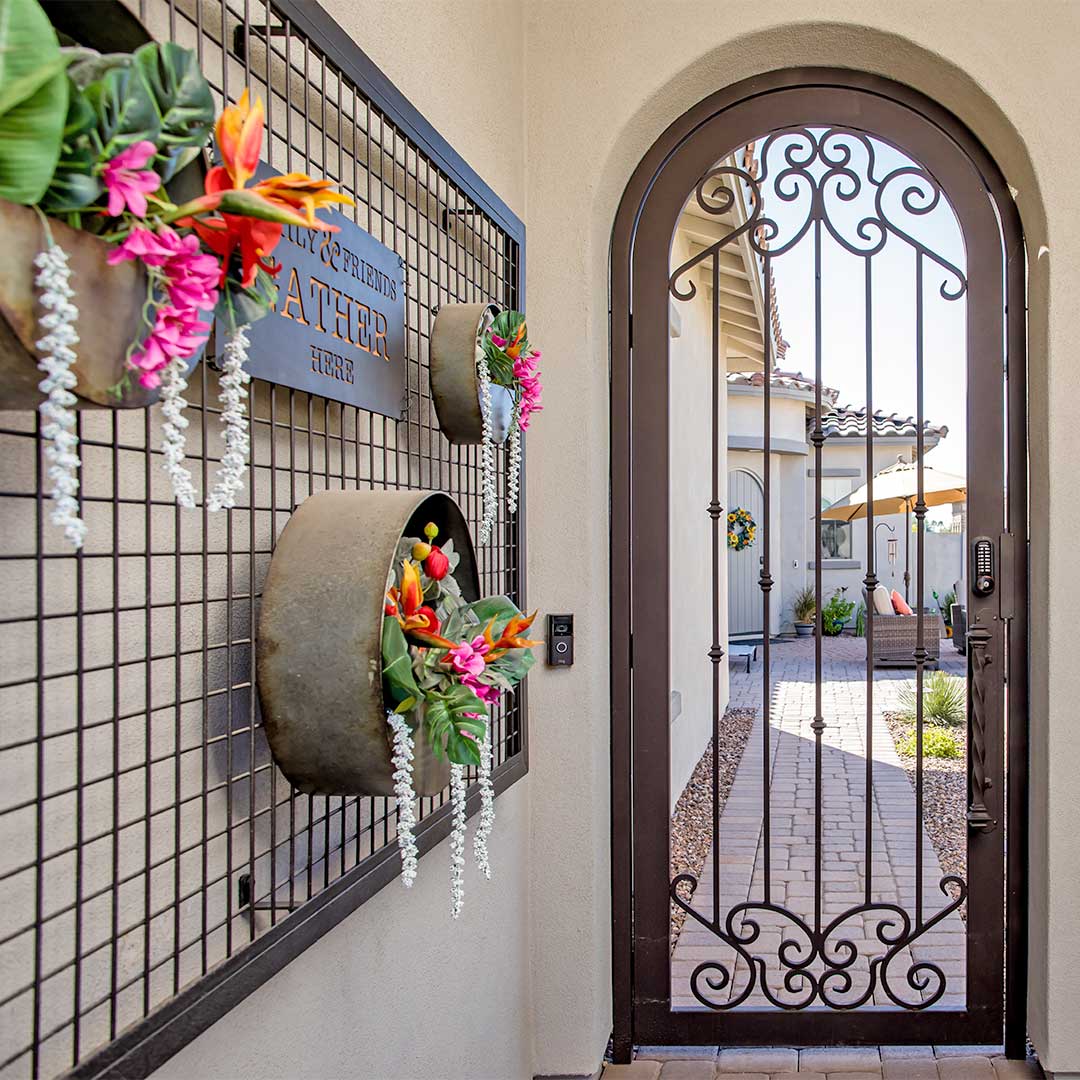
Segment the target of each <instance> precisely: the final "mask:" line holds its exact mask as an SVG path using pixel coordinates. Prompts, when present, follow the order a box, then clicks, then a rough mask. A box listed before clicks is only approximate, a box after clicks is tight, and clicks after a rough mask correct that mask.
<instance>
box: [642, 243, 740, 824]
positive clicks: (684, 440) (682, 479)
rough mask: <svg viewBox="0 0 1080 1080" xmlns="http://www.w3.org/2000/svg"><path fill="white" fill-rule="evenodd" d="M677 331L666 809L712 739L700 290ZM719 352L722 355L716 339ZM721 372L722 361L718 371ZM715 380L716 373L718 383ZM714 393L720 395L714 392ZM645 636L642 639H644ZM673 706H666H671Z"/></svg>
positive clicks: (706, 360)
mask: <svg viewBox="0 0 1080 1080" xmlns="http://www.w3.org/2000/svg"><path fill="white" fill-rule="evenodd" d="M689 257H690V247H689V245H688V244H687V242H686V240H685V238H684V237H683V236H682V235H681V234H678V233H677V234H676V236H675V239H674V242H673V244H672V255H671V258H672V265H673V266H678V265H680V264H681V263H683V262H684V261H686V259H688V258H689ZM676 308H677V310H678V313H679V318H680V322H681V331H680V333H679V335H678V336H677V337H675V336H672V338H671V345H670V354H669V362H670V372H671V376H670V383H671V406H670V412H671V426H670V430H671V460H670V469H669V473H670V486H671V515H670V538H671V553H670V559H671V566H670V574H671V581H672V585H673V589H672V620H671V658H670V662H671V689H672V692H673V693H674V694H677V695H678V697H677V699H675V700H677V701H678V708H679V710H680V711H679V714H678V715H677V716H674V715H673V717H672V720H671V741H670V746H671V805H672V807H674V805H675V803H676V801H677V800H678V798H679V795H680V794H681V792H682V790H683V788H684V787H685V786H686V781H687V780H688V779H689V778H690V774H691V773H692V772H693V771H694V766H695V765H696V764H697V763H698V760H699V759H700V757H701V755H702V753H703V752H704V750H705V747H706V746H707V745H708V742H709V738H710V736H711V735H712V662H711V661H710V660H709V657H708V648H709V644H710V643H711V641H712V604H711V596H712V540H711V536H712V533H711V528H710V526H711V521H710V519H709V516H708V514H707V513H706V506H707V504H708V502H709V492H710V491H711V488H712V456H711V454H710V452H709V433H710V431H711V430H712V421H711V419H710V416H711V413H712V394H711V390H710V386H711V372H712V348H711V341H712V315H711V312H710V310H709V304H708V302H707V300H706V295H705V290H704V289H701V290H699V292H698V294H697V296H695V297H694V299H693V300H688V301H679V302H677V304H676ZM722 329H723V328H722V327H721V339H720V349H721V353H722V354H724V355H726V340H725V338H724V336H723V333H722ZM720 370H721V373H723V372H724V371H725V370H726V363H722V364H721V366H720ZM722 377H723V374H721V378H722ZM721 392H722V391H721ZM726 421H727V416H726V412H725V410H724V409H720V411H719V415H718V416H717V433H716V437H717V439H718V446H719V451H720V460H719V475H720V477H721V478H722V479H721V483H722V490H721V494H720V499H721V502H726V500H727V469H726V467H725V459H726V456H727V439H726V435H725V429H726ZM726 571H727V562H726V560H725V561H724V562H723V565H722V567H721V576H720V582H719V585H720V597H719V599H720V610H721V611H722V612H724V613H726V612H727V573H726ZM646 637H647V634H646ZM727 699H728V669H727V665H726V664H722V665H721V666H720V699H719V703H720V707H721V708H723V707H724V706H725V705H726V704H727ZM673 705H674V702H673Z"/></svg>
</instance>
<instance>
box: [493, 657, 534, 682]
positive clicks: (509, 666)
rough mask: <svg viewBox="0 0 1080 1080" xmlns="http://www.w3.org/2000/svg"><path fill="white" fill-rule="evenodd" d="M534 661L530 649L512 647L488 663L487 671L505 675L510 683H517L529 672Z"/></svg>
mask: <svg viewBox="0 0 1080 1080" xmlns="http://www.w3.org/2000/svg"><path fill="white" fill-rule="evenodd" d="M535 663H536V657H535V656H534V655H533V651H532V649H512V650H511V651H510V652H508V653H506V655H505V656H500V657H499V659H498V660H496V661H494V662H493V663H491V664H489V665H488V670H489V671H494V672H498V673H499V674H501V675H505V676H506V677H507V678H508V679H509V680H510V681H511V683H514V684H517V683H519V682H521V680H522V679H524V678H525V676H526V675H527V674H528V673H529V669H530V668H531V667H532V666H533V664H535Z"/></svg>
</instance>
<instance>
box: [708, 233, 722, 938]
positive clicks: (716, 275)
mask: <svg viewBox="0 0 1080 1080" xmlns="http://www.w3.org/2000/svg"><path fill="white" fill-rule="evenodd" d="M712 287H713V294H712V296H713V302H712V420H711V426H712V448H711V449H712V501H711V502H710V503H709V516H710V517H711V518H712V638H713V641H712V648H711V649H710V650H709V659H710V660H711V661H712V860H713V905H712V907H713V925H714V926H719V925H720V664H721V662H722V661H723V658H724V650H723V647H722V645H721V644H720V629H721V626H720V519H721V517H722V515H723V507H722V506H721V505H720V432H719V430H718V428H717V419H716V418H717V416H719V414H720V405H721V399H720V381H721V377H722V376H721V371H720V359H721V358H720V253H719V252H718V251H717V252H714V253H713V258H712ZM725 385H726V379H725Z"/></svg>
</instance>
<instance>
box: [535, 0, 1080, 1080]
mask: <svg viewBox="0 0 1080 1080" xmlns="http://www.w3.org/2000/svg"><path fill="white" fill-rule="evenodd" d="M868 28H872V29H868ZM1078 35H1080V9H1078V8H1077V7H1076V6H1075V5H1072V4H1068V3H1058V2H1047V0H1043V2H1039V3H1035V4H1024V3H1019V2H1011V0H1010V2H997V3H977V2H975V0H964V2H958V3H953V4H947V5H946V4H939V3H936V2H927V0H912V2H909V3H906V4H903V5H886V4H881V3H876V2H873V3H872V2H867V0H862V2H858V0H856V2H852V0H815V2H814V3H812V4H808V3H806V0H775V2H773V3H771V4H761V3H756V2H750V0H733V2H731V3H727V4H723V5H714V6H712V7H710V6H709V5H702V4H700V3H690V2H671V0H662V2H661V0H650V2H647V0H635V2H633V3H630V2H624V0H592V2H590V3H589V4H580V3H577V2H574V0H547V2H545V3H543V4H530V5H528V6H527V25H526V41H527V46H528V55H529V57H530V61H531V64H532V70H533V72H534V74H533V75H532V76H530V78H529V80H528V85H527V89H526V122H527V130H528V170H527V180H526V183H527V207H528V220H529V229H530V233H529V249H530V257H529V274H530V297H529V312H530V317H531V319H532V320H533V322H534V323H535V324H536V325H538V326H543V328H544V340H545V344H546V347H547V367H546V371H547V374H548V383H549V386H550V387H551V390H550V391H549V393H548V397H547V400H548V402H549V410H550V411H549V412H548V413H547V414H546V415H545V417H544V419H545V420H546V421H547V423H546V424H545V425H540V424H538V425H537V428H536V433H535V435H534V436H533V437H532V440H531V444H530V453H531V459H530V477H529V494H530V498H531V500H532V502H531V507H532V515H533V516H532V525H533V528H532V536H531V538H530V558H531V561H532V568H533V569H532V587H533V589H534V595H535V596H544V595H545V593H546V592H547V591H550V592H551V593H553V594H554V595H555V596H559V597H571V598H572V603H573V606H574V607H575V609H576V610H577V612H578V613H579V623H578V625H579V627H580V631H579V633H580V637H579V653H578V655H579V657H580V662H579V664H578V666H577V667H576V668H575V669H573V670H572V671H570V672H566V673H561V674H564V675H565V677H561V678H558V679H556V678H554V677H552V676H549V675H546V674H542V675H541V677H539V678H537V679H536V680H535V681H534V684H533V696H532V705H533V717H534V720H533V728H532V730H533V732H534V735H533V753H534V761H536V765H535V766H534V771H533V788H532V795H533V823H534V835H535V838H536V842H535V844H534V851H533V860H534V871H533V874H534V881H536V883H537V885H538V887H539V889H540V890H541V891H542V895H543V896H544V897H545V901H546V902H545V904H544V914H543V918H542V919H538V920H536V921H535V922H534V935H535V955H536V956H537V957H538V958H539V960H540V962H539V963H538V966H537V969H536V972H535V975H536V980H537V987H536V998H535V1000H536V1014H535V1019H536V1024H537V1050H538V1054H537V1067H538V1071H540V1072H549V1073H553V1072H571V1073H572V1072H584V1071H587V1070H588V1069H590V1068H592V1067H593V1066H594V1065H595V1063H596V1061H597V1057H598V1054H599V1052H600V1050H601V1049H602V1045H603V1039H604V1037H605V1036H606V1033H607V1028H608V1019H609V1018H608V1015H607V1011H606V1010H607V1009H608V989H607V984H606V970H605V968H604V964H605V962H606V958H607V949H608V944H607V943H608V933H609V930H608V924H607V907H606V905H607V888H606V878H605V870H606V867H605V865H604V863H605V861H606V855H605V851H606V836H605V827H606V822H607V814H608V797H607V791H608V786H607V782H608V778H607V761H608V759H607V746H608V733H607V728H606V723H605V719H604V718H605V715H606V709H607V686H608V679H607V673H606V657H607V634H608V625H607V602H606V598H605V594H604V589H603V582H604V580H605V576H606V573H607V567H608V560H609V557H611V552H610V551H609V546H608V537H607V531H606V523H605V515H604V513H603V507H604V506H605V505H606V471H607V464H606V462H607V408H608V403H607V382H608V368H607V269H608V267H607V258H608V250H609V247H608V245H609V241H610V234H611V225H612V221H613V219H614V215H615V210H616V208H617V205H618V201H619V197H620V195H621V193H622V190H623V188H624V186H625V184H626V181H627V179H628V178H629V176H630V174H631V172H632V171H633V168H634V166H635V165H636V164H637V162H638V161H639V160H640V159H641V157H642V155H643V154H644V153H645V151H646V150H647V149H648V148H649V146H650V145H652V143H653V142H654V141H655V140H656V138H657V137H658V136H659V135H660V134H661V132H662V131H663V130H664V128H665V127H666V126H667V125H668V124H669V123H671V122H672V121H673V120H674V119H675V118H676V117H678V116H679V115H681V114H682V113H683V112H684V111H685V110H686V109H688V108H689V107H690V106H692V105H693V104H695V103H696V102H698V101H700V100H701V99H702V98H704V97H705V96H707V95H708V94H709V93H711V92H713V91H715V90H717V89H718V88H720V87H723V86H726V85H729V84H731V83H733V82H736V81H738V80H740V79H743V78H746V77H749V76H751V75H754V74H756V73H760V72H765V71H769V70H773V69H776V68H782V67H789V66H802V65H810V64H821V65H836V66H840V67H852V66H855V67H859V68H861V69H863V70H867V71H871V72H876V73H880V74H882V75H886V76H890V77H892V78H895V79H899V80H901V81H904V82H908V83H910V84H912V85H914V86H916V87H918V88H919V89H921V90H923V91H924V92H925V93H927V94H928V95H929V96H931V97H932V98H935V99H937V100H939V101H941V102H942V103H943V104H945V105H946V106H948V107H949V108H951V109H952V110H953V111H954V112H956V113H957V114H958V115H959V116H960V117H961V118H962V119H963V120H964V121H966V122H967V123H968V124H969V125H970V126H971V127H972V128H973V129H974V131H975V132H976V133H977V134H978V135H979V137H980V138H981V139H982V140H983V141H984V143H985V144H986V145H987V146H988V148H989V149H990V150H991V152H992V153H993V154H994V155H995V156H996V158H997V160H998V162H999V163H1000V165H1001V167H1002V169H1003V171H1004V173H1005V175H1006V177H1007V178H1008V180H1009V181H1010V183H1011V184H1012V185H1013V187H1014V188H1016V189H1017V202H1018V205H1019V207H1020V210H1021V213H1022V214H1023V215H1024V220H1025V228H1026V230H1027V235H1028V239H1029V244H1030V251H1031V255H1032V272H1031V282H1030V299H1031V303H1032V311H1033V323H1032V348H1031V380H1030V389H1031V409H1032V414H1033V423H1032V434H1031V447H1032V477H1033V492H1032V521H1033V522H1034V523H1035V528H1036V545H1035V550H1034V552H1033V560H1032V571H1033V609H1034V610H1035V611H1036V612H1038V613H1039V615H1040V617H1039V618H1038V619H1036V620H1035V622H1034V625H1033V634H1032V649H1031V655H1032V657H1033V670H1032V675H1033V695H1032V709H1031V716H1032V727H1033V738H1034V745H1035V750H1034V753H1033V761H1032V772H1033V776H1032V779H1033V785H1032V787H1033V792H1034V796H1033V798H1034V804H1033V812H1032V840H1033V874H1032V935H1031V945H1032V949H1031V970H1032V977H1031V984H1032V996H1031V1031H1032V1036H1033V1038H1034V1040H1035V1042H1036V1045H1037V1046H1038V1048H1039V1050H1040V1052H1041V1054H1042V1055H1043V1058H1044V1060H1045V1061H1046V1062H1048V1063H1049V1065H1050V1067H1051V1068H1055V1069H1059V1070H1063V1071H1064V1070H1066V1069H1080V1027H1078V1026H1077V1025H1076V1024H1075V1023H1074V1022H1073V1021H1072V1016H1073V1015H1074V1014H1075V1006H1076V1002H1077V1001H1080V924H1078V923H1077V921H1076V919H1075V915H1074V910H1075V909H1074V900H1073V898H1074V897H1075V895H1076V894H1077V892H1078V891H1080V851H1078V848H1077V844H1076V841H1075V834H1074V831H1073V830H1072V826H1071V819H1072V817H1073V815H1072V814H1070V813H1069V810H1070V808H1071V806H1072V804H1073V802H1074V800H1075V796H1074V788H1073V781H1072V778H1073V777H1075V776H1076V775H1077V774H1078V773H1080V738H1078V736H1077V734H1076V729H1075V724H1074V723H1073V720H1072V716H1071V714H1072V712H1073V705H1072V702H1074V701H1075V700H1076V699H1077V697H1078V696H1080V667H1078V666H1077V665H1076V664H1075V663H1074V662H1073V661H1072V658H1071V657H1072V652H1073V637H1074V635H1073V633H1072V626H1073V621H1074V620H1073V618H1072V616H1071V614H1070V613H1071V611H1072V610H1073V609H1074V608H1075V606H1076V600H1077V589H1078V587H1077V584H1076V582H1075V577H1074V576H1073V575H1071V574H1070V573H1069V572H1068V566H1067V565H1066V563H1065V558H1066V552H1067V551H1068V548H1069V546H1070V544H1069V539H1070V538H1071V537H1072V536H1074V535H1076V532H1077V530H1078V528H1080V499H1078V498H1077V495H1078V488H1080V476H1078V474H1077V472H1076V469H1075V467H1074V466H1073V464H1072V463H1073V462H1074V461H1075V459H1076V456H1077V450H1078V449H1080V446H1078V445H1077V444H1078V443H1080V397H1078V396H1077V395H1076V394H1074V393H1072V392H1071V389H1070V388H1071V386H1072V384H1073V379H1074V375H1073V370H1072V369H1073V365H1074V360H1073V356H1074V353H1075V347H1074V340H1073V339H1074V337H1075V332H1074V329H1075V328H1074V326H1073V322H1074V319H1073V315H1072V302H1071V299H1070V298H1071V297H1074V296H1075V295H1076V294H1077V291H1078V289H1080V264H1078V256H1077V251H1078V241H1080V213H1078V205H1077V204H1078V198H1077V188H1076V181H1075V168H1074V164H1073V162H1072V156H1073V153H1074V148H1075V145H1076V134H1077V132H1076V127H1077V121H1076V117H1077V116H1078V115H1080V86H1078V82H1077V79H1076V76H1075V63H1074V57H1073V52H1074V50H1073V49H1072V48H1071V47H1070V46H1068V45H1067V44H1066V43H1068V42H1074V41H1076V40H1077V38H1078ZM726 149H727V148H718V152H723V151H724V150H726ZM1044 245H1046V248H1047V250H1044ZM1051 261H1053V265H1054V275H1053V278H1052V279H1051V276H1050V272H1049V271H1050V265H1051ZM1050 401H1052V402H1053V409H1052V410H1050V409H1049V407H1048V402H1050ZM553 416H557V418H558V422H557V423H554V422H552V417H553ZM571 478H572V482H568V480H569V479H571ZM1051 492H1052V493H1053V502H1052V505H1051ZM1051 509H1052V511H1053V517H1052V522H1053V527H1052V529H1050V528H1047V525H1046V523H1047V520H1048V516H1049V514H1050V511H1051ZM545 512H547V513H550V514H551V518H550V520H551V521H553V522H554V521H557V522H558V528H552V529H550V530H546V529H544V528H542V527H541V523H542V521H543V520H544V514H545ZM567 550H572V551H574V552H576V553H578V556H577V557H576V558H575V559H574V560H573V561H568V560H567V559H566V558H565V552H566V551H567ZM619 552H620V542H619V539H618V538H616V541H615V548H614V556H615V557H616V558H618V557H619ZM1051 571H1053V578H1052V580H1054V582H1055V588H1054V591H1053V594H1052V597H1051V595H1050V594H1049V590H1048V584H1047V583H1048V581H1049V580H1051V577H1050V574H1051ZM545 600H546V596H545ZM1048 864H1049V866H1050V867H1051V870H1050V876H1048V873H1047V865H1048ZM568 883H570V887H569V888H568V889H566V891H565V892H563V891H562V887H563V886H565V885H567V884H568ZM583 905H584V906H583ZM590 905H593V906H590ZM568 928H570V929H568ZM1051 942H1052V945H1053V947H1052V948H1051V944H1050V943H1051ZM586 957H587V958H588V959H587V960H585V959H583V958H586ZM586 968H587V970H583V969H586Z"/></svg>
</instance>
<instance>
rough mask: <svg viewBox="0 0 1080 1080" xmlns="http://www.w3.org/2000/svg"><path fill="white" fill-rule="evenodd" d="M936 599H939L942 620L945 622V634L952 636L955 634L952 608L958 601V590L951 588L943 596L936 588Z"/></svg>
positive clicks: (948, 636) (938, 604)
mask: <svg viewBox="0 0 1080 1080" xmlns="http://www.w3.org/2000/svg"><path fill="white" fill-rule="evenodd" d="M934 599H935V600H936V601H937V606H938V611H940V612H941V621H942V622H943V623H944V624H945V636H946V637H947V638H951V637H952V636H953V627H952V609H953V604H955V603H956V591H955V590H953V589H950V590H949V591H948V592H947V593H946V594H945V596H944V598H942V597H939V596H938V591H937V589H934Z"/></svg>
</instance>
